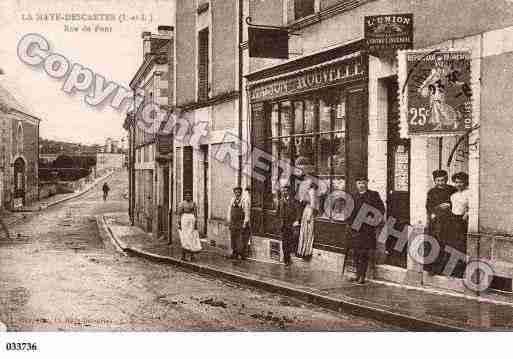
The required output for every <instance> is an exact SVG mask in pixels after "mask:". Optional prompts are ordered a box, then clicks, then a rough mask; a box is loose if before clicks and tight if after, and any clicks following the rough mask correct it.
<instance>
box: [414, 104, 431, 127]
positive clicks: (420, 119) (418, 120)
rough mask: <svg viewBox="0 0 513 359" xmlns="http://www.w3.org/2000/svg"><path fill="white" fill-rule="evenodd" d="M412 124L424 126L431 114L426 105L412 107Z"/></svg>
mask: <svg viewBox="0 0 513 359" xmlns="http://www.w3.org/2000/svg"><path fill="white" fill-rule="evenodd" d="M410 115H411V117H410V124H411V125H414V126H424V125H425V124H426V122H427V117H428V116H429V110H428V109H426V108H425V107H418V108H417V107H411V108H410Z"/></svg>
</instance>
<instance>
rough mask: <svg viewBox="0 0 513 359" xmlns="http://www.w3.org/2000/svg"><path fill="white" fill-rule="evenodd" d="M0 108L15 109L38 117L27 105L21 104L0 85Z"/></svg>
mask: <svg viewBox="0 0 513 359" xmlns="http://www.w3.org/2000/svg"><path fill="white" fill-rule="evenodd" d="M0 109H3V110H4V111H5V110H7V111H9V110H15V111H18V112H21V113H24V114H25V115H28V116H30V117H34V118H37V119H39V117H38V116H36V115H34V114H33V113H32V111H30V110H28V108H27V107H25V106H24V105H22V104H21V103H20V102H19V101H18V100H17V99H16V98H15V97H14V96H13V95H12V94H11V93H10V92H9V91H8V90H7V89H6V88H5V87H3V86H2V85H0Z"/></svg>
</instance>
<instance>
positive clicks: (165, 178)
mask: <svg viewBox="0 0 513 359" xmlns="http://www.w3.org/2000/svg"><path fill="white" fill-rule="evenodd" d="M168 212H169V166H165V167H163V168H162V209H161V214H160V223H161V227H160V231H159V232H160V234H165V233H167V231H168V228H169V218H168V217H169V215H168Z"/></svg>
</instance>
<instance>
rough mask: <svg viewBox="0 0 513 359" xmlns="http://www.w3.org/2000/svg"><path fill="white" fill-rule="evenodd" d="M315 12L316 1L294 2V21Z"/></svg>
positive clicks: (295, 0)
mask: <svg viewBox="0 0 513 359" xmlns="http://www.w3.org/2000/svg"><path fill="white" fill-rule="evenodd" d="M314 12H315V0H294V19H295V20H297V19H301V18H303V17H306V16H308V15H311V14H313V13H314Z"/></svg>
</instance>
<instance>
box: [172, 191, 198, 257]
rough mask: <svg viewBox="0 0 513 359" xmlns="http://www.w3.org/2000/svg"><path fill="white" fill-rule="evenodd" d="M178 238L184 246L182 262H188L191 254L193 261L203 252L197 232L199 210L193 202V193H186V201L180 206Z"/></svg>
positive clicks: (178, 212)
mask: <svg viewBox="0 0 513 359" xmlns="http://www.w3.org/2000/svg"><path fill="white" fill-rule="evenodd" d="M177 215H178V236H179V237H180V244H181V246H182V260H183V261H186V260H187V258H186V255H187V253H189V255H190V259H191V261H193V260H194V253H197V252H199V251H201V241H200V238H199V233H198V231H197V230H196V221H197V217H198V210H197V207H196V204H195V203H194V202H193V201H192V193H191V192H186V193H185V195H184V201H183V202H182V203H180V205H179V206H178V211H177Z"/></svg>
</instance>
